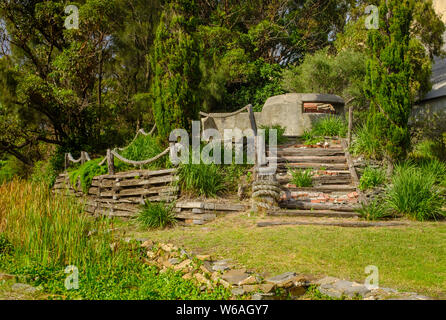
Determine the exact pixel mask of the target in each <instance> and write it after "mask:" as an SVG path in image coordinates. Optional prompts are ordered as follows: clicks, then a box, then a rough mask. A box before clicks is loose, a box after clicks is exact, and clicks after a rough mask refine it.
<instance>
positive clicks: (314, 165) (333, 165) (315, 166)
mask: <svg viewBox="0 0 446 320" xmlns="http://www.w3.org/2000/svg"><path fill="white" fill-rule="evenodd" d="M287 165H288V166H289V167H291V168H292V169H318V170H320V169H321V168H324V169H325V170H348V165H347V164H341V163H288V164H287Z"/></svg>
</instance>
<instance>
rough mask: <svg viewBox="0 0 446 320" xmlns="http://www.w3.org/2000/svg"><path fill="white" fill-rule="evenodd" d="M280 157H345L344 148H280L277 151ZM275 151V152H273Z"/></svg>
mask: <svg viewBox="0 0 446 320" xmlns="http://www.w3.org/2000/svg"><path fill="white" fill-rule="evenodd" d="M275 150H276V153H277V155H278V156H279V157H283V156H343V155H344V150H343V149H342V148H327V149H324V148H279V149H275ZM271 151H273V150H271Z"/></svg>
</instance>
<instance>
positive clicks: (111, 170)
mask: <svg viewBox="0 0 446 320" xmlns="http://www.w3.org/2000/svg"><path fill="white" fill-rule="evenodd" d="M107 166H108V174H111V175H113V174H115V161H114V157H113V153H112V152H111V150H110V149H107Z"/></svg>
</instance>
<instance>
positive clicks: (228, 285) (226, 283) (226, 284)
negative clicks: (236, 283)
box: [218, 279, 231, 289]
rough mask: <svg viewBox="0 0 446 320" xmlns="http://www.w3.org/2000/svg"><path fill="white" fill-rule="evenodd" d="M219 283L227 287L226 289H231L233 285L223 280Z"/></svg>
mask: <svg viewBox="0 0 446 320" xmlns="http://www.w3.org/2000/svg"><path fill="white" fill-rule="evenodd" d="M218 283H220V284H221V285H222V286H223V287H225V288H226V289H229V288H230V287H231V284H230V283H229V282H227V281H225V280H223V279H219V280H218Z"/></svg>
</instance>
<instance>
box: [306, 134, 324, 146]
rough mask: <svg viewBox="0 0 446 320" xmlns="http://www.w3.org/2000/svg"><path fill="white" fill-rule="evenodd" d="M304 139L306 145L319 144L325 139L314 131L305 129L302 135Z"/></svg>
mask: <svg viewBox="0 0 446 320" xmlns="http://www.w3.org/2000/svg"><path fill="white" fill-rule="evenodd" d="M302 139H304V144H305V145H315V144H318V143H319V142H323V141H324V139H323V138H321V137H315V136H314V135H313V133H312V131H305V132H304V134H303V136H302Z"/></svg>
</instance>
